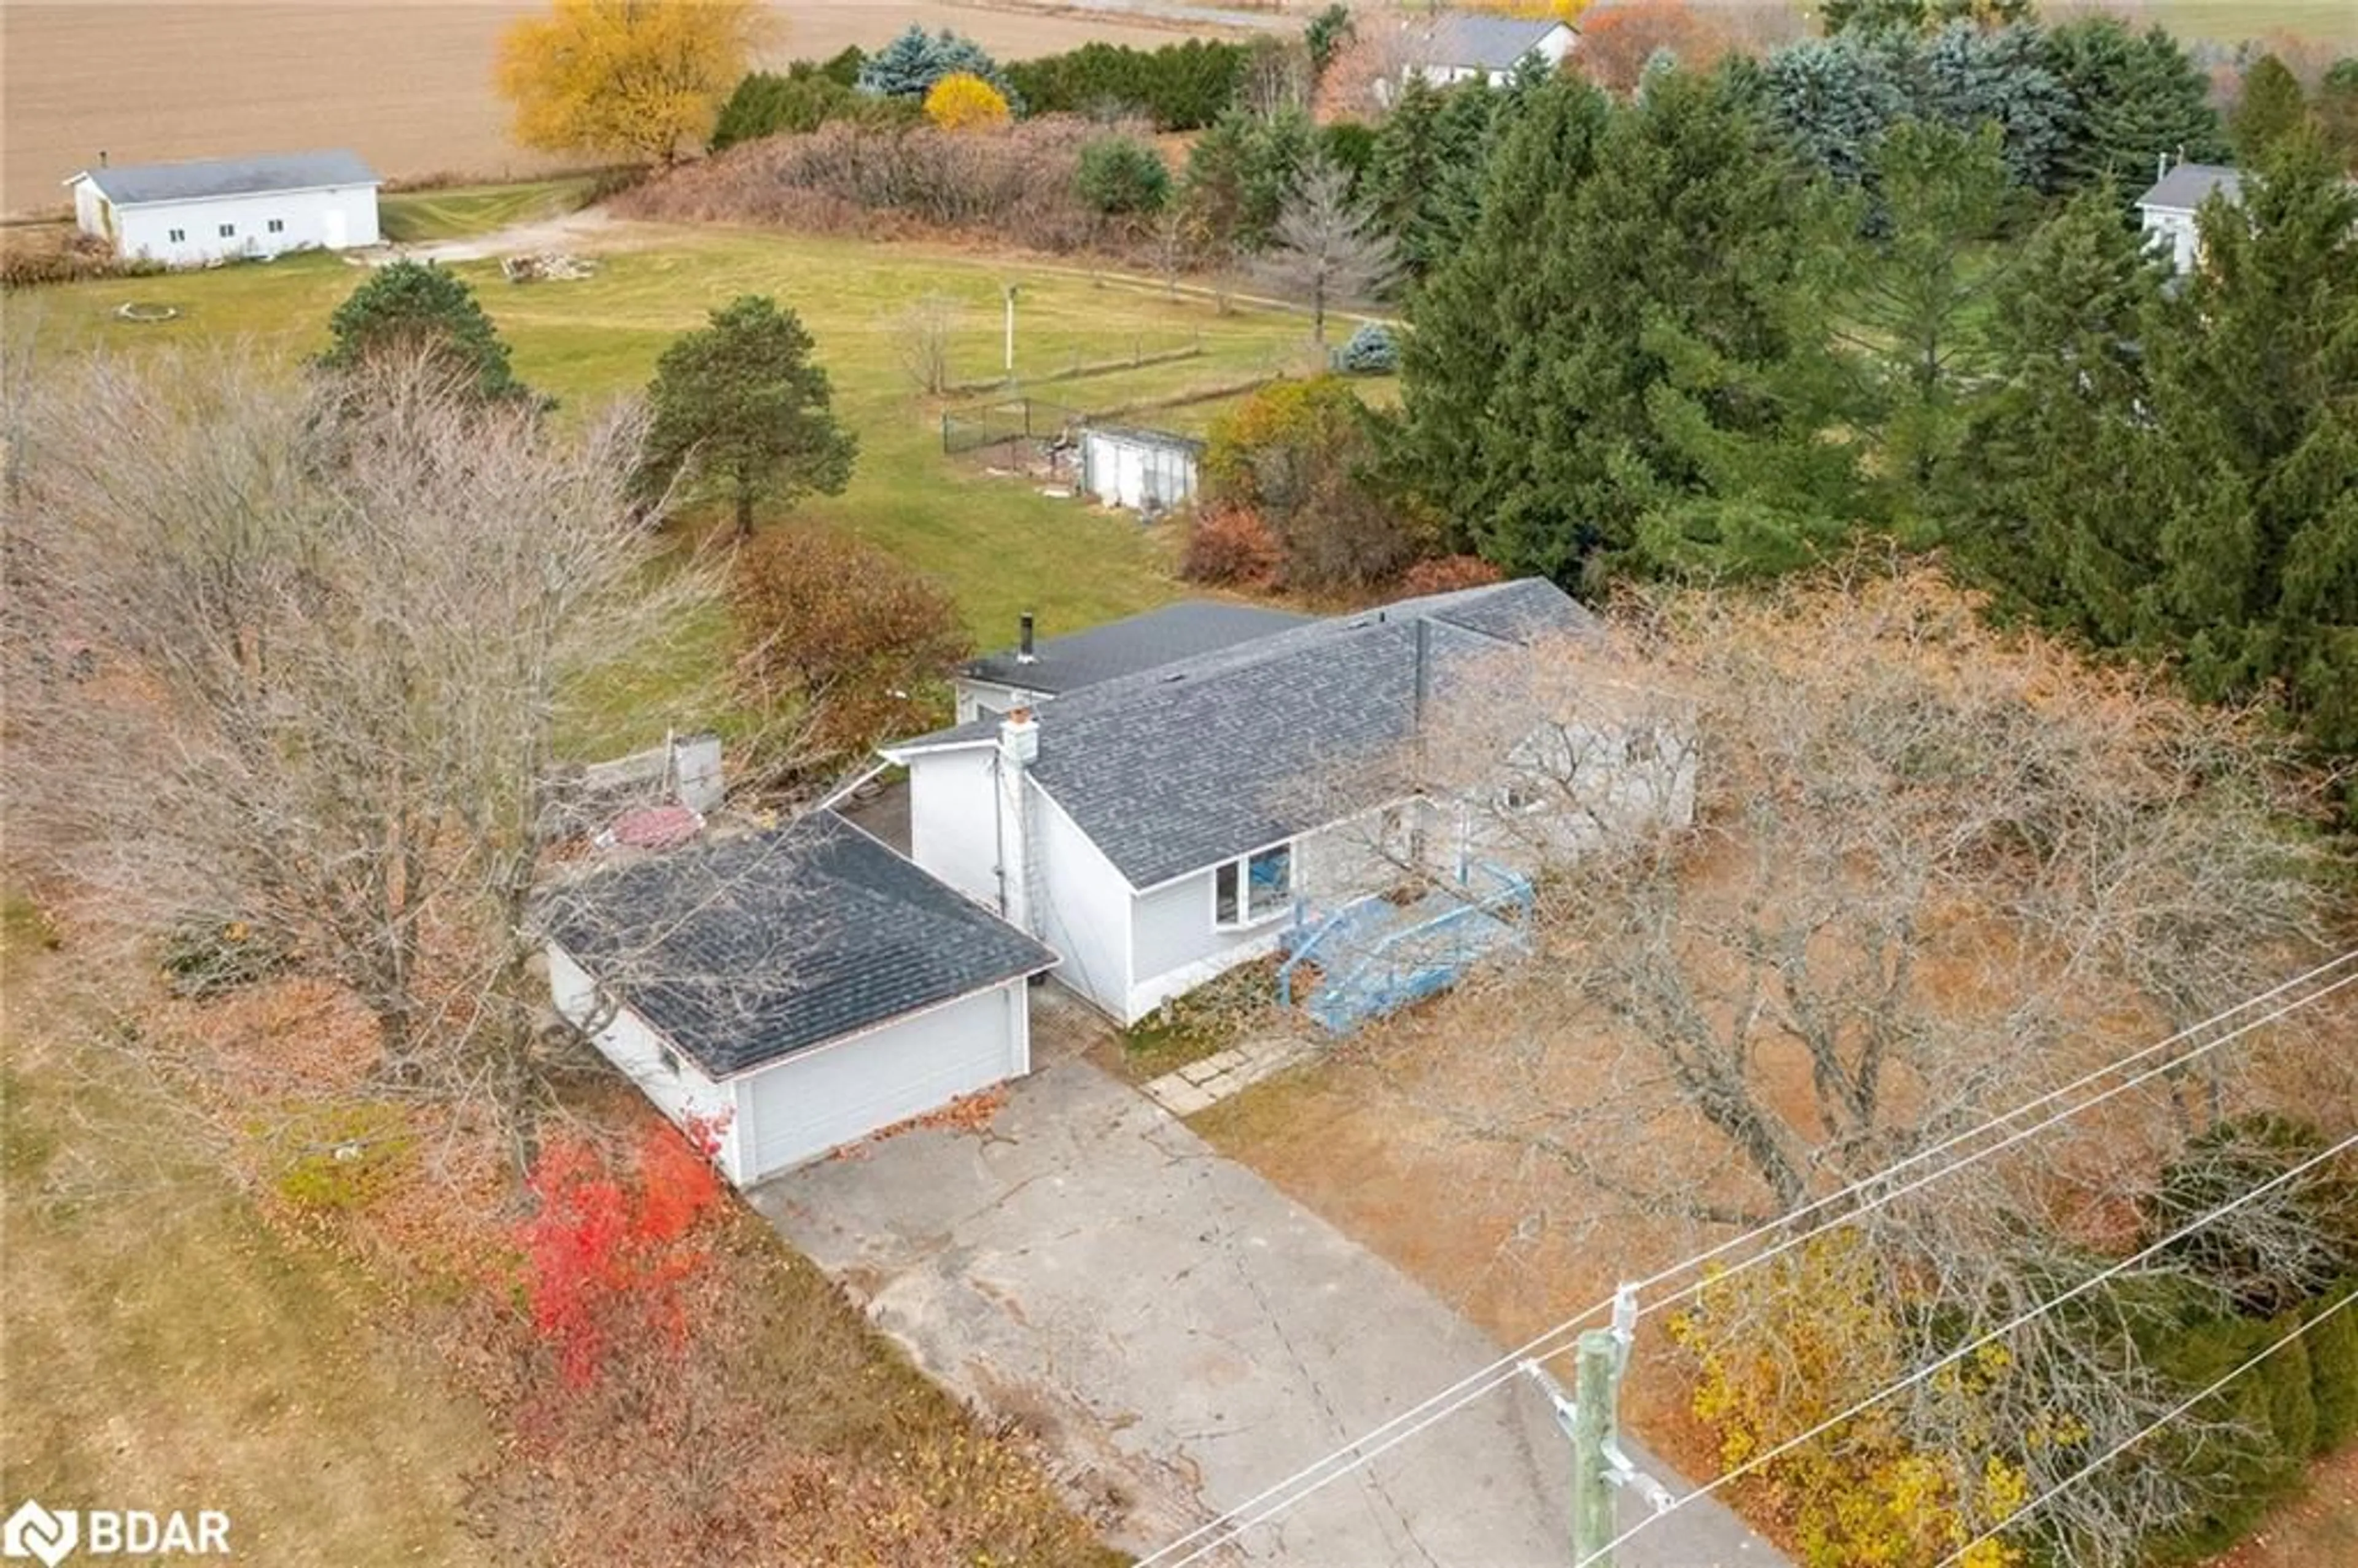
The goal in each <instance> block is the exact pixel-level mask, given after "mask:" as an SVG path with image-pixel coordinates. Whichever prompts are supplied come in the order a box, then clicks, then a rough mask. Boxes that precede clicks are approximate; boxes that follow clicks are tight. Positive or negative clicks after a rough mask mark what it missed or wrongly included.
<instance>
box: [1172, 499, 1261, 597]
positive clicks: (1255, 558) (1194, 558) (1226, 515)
mask: <svg viewBox="0 0 2358 1568" xmlns="http://www.w3.org/2000/svg"><path fill="white" fill-rule="evenodd" d="M1281 557H1282V552H1281V551H1280V549H1279V548H1278V543H1277V535H1274V534H1272V533H1271V532H1270V529H1269V524H1267V523H1265V522H1263V521H1261V517H1260V514H1259V513H1257V512H1252V511H1249V510H1248V509H1246V508H1244V507H1241V506H1228V507H1222V508H1219V509H1218V510H1217V511H1212V512H1206V513H1205V514H1202V515H1201V516H1199V517H1197V518H1196V519H1195V525H1194V526H1193V527H1191V528H1189V529H1188V530H1187V549H1186V553H1185V554H1184V556H1183V557H1181V559H1180V563H1179V575H1180V576H1182V577H1184V578H1185V579H1187V580H1188V581H1190V582H1215V583H1225V584H1226V585H1228V587H1230V588H1268V587H1269V586H1271V584H1272V583H1274V582H1275V581H1276V580H1277V568H1278V563H1279V560H1280V558H1281Z"/></svg>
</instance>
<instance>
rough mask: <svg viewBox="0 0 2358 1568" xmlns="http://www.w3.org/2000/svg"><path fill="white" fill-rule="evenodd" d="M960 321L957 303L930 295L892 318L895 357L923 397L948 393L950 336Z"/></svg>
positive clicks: (921, 298)
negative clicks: (958, 319)
mask: <svg viewBox="0 0 2358 1568" xmlns="http://www.w3.org/2000/svg"><path fill="white" fill-rule="evenodd" d="M957 318H958V308H957V301H956V300H954V299H951V298H950V297H947V296H946V295H940V294H927V295H924V296H921V297H918V298H917V299H915V300H914V301H913V302H911V303H910V304H909V306H908V307H907V308H904V309H903V310H902V311H901V313H900V314H899V315H897V316H895V317H893V318H892V323H891V325H890V326H889V327H888V328H887V329H886V330H887V331H888V332H890V334H891V335H892V355H893V357H894V358H895V359H897V360H898V361H899V362H900V363H901V369H902V371H903V373H906V374H907V376H908V378H909V384H911V385H912V386H914V387H915V388H916V389H917V391H918V393H919V395H922V396H925V397H938V396H940V395H942V394H943V393H945V392H946V391H948V390H949V384H950V335H951V334H952V333H953V332H954V331H956V330H957Z"/></svg>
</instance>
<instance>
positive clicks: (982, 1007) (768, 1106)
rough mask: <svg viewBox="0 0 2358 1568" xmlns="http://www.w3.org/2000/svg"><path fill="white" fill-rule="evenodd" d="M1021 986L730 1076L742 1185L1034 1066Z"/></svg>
mask: <svg viewBox="0 0 2358 1568" xmlns="http://www.w3.org/2000/svg"><path fill="white" fill-rule="evenodd" d="M1031 1067H1032V1052H1031V1029H1030V1025H1029V1022H1028V1013H1027V1011H1026V1009H1025V1005H1024V982H1023V981H1022V980H1020V979H1018V980H1011V981H1010V982H1008V983H1007V984H1005V985H1001V986H997V987H994V988H992V989H990V990H987V991H978V992H976V993H975V994H974V995H972V996H968V997H961V998H959V999H958V1000H956V1001H953V1002H949V1003H946V1004H945V1005H943V1006H941V1007H937V1008H934V1009H931V1010H929V1011H925V1012H921V1013H917V1014H915V1015H914V1016H913V1017H909V1018H903V1019H901V1020H898V1021H896V1022H892V1023H887V1024H885V1025H883V1026H882V1027H881V1028H878V1029H873V1030H871V1031H870V1032H869V1033H865V1034H855V1035H852V1036H850V1037H849V1038H847V1039H843V1040H837V1041H832V1042H830V1043H828V1044H825V1045H818V1046H814V1047H812V1048H811V1049H809V1050H807V1051H805V1052H802V1053H801V1054H797V1055H794V1056H789V1057H787V1058H786V1059H785V1060H784V1061H783V1062H780V1063H778V1064H777V1065H774V1066H770V1067H763V1068H762V1069H760V1070H759V1071H756V1072H752V1073H749V1074H747V1075H746V1076H744V1077H742V1078H740V1079H738V1080H737V1081H736V1083H735V1085H734V1087H735V1089H736V1094H737V1107H738V1125H739V1128H740V1130H741V1134H742V1137H743V1139H744V1142H745V1146H746V1148H747V1150H748V1152H749V1153H750V1156H751V1168H750V1169H749V1170H748V1171H747V1172H746V1173H745V1175H744V1177H743V1181H744V1182H745V1183H747V1184H751V1183H752V1182H758V1181H761V1180H763V1179H764V1178H765V1177H769V1176H773V1175H775V1174H777V1173H779V1172H781V1171H785V1170H790V1169H792V1168H793V1167H794V1166H796V1165H800V1164H803V1163H805V1162H807V1161H811V1160H815V1159H817V1158H818V1157H819V1156H820V1155H822V1154H825V1153H826V1152H828V1151H829V1150H831V1149H836V1148H839V1147H841V1146H842V1145H844V1144H846V1143H851V1142H856V1141H859V1140H860V1139H862V1138H865V1137H867V1136H868V1135H869V1134H870V1133H872V1132H874V1131H875V1130H877V1129H879V1128H882V1127H890V1126H892V1124H893V1123H894V1122H896V1121H905V1120H907V1119H909V1118H911V1117H913V1116H922V1115H924V1114H925V1112H926V1111H929V1110H935V1109H937V1108H940V1107H942V1106H944V1105H946V1104H948V1103H949V1102H950V1101H951V1100H954V1099H956V1098H958V1097H959V1096H961V1095H970V1094H974V1093H976V1092H978V1091H979V1090H982V1089H987V1088H989V1087H990V1086H991V1085H993V1084H997V1083H1003V1082H1005V1081H1006V1080H1007V1079H1009V1078H1017V1077H1022V1076H1023V1075H1024V1074H1025V1073H1027V1072H1029V1071H1031Z"/></svg>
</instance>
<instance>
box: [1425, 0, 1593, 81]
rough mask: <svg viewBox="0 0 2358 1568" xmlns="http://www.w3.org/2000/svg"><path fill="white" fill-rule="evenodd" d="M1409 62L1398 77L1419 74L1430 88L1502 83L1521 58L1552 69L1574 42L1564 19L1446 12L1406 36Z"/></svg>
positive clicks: (1559, 62)
mask: <svg viewBox="0 0 2358 1568" xmlns="http://www.w3.org/2000/svg"><path fill="white" fill-rule="evenodd" d="M1410 42H1411V46H1412V49H1411V52H1412V61H1411V63H1410V64H1409V65H1408V66H1406V67H1405V68H1403V70H1401V81H1410V80H1412V79H1413V78H1416V77H1420V76H1421V77H1422V78H1423V79H1424V80H1425V81H1429V82H1431V83H1432V84H1433V86H1435V87H1447V86H1449V85H1450V84H1451V83H1453V82H1458V81H1485V82H1487V83H1489V84H1490V85H1491V86H1493V87H1498V86H1503V85H1504V84H1505V83H1506V82H1507V81H1509V80H1510V79H1511V78H1512V77H1513V76H1514V74H1515V71H1516V70H1517V69H1518V68H1519V67H1520V66H1521V65H1522V64H1523V62H1524V61H1526V60H1531V61H1535V62H1537V63H1538V64H1540V65H1542V66H1544V67H1546V68H1547V69H1548V70H1554V69H1555V68H1556V67H1557V66H1560V65H1562V64H1563V61H1564V58H1565V57H1566V56H1567V55H1569V54H1571V53H1572V51H1573V49H1574V48H1575V47H1577V46H1578V44H1579V42H1580V35H1579V34H1578V33H1576V32H1574V30H1573V27H1572V25H1571V24H1570V23H1568V22H1559V21H1557V20H1555V19H1553V18H1552V17H1547V16H1540V17H1523V16H1476V15H1474V14H1472V13H1470V12H1464V11H1452V12H1447V13H1445V14H1444V15H1443V16H1440V17H1439V18H1437V19H1436V20H1435V21H1434V22H1433V24H1432V26H1431V27H1427V28H1415V29H1412V32H1411V34H1410Z"/></svg>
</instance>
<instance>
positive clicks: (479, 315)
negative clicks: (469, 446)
mask: <svg viewBox="0 0 2358 1568" xmlns="http://www.w3.org/2000/svg"><path fill="white" fill-rule="evenodd" d="M421 349H422V350H426V351H431V352H432V353H434V354H436V355H438V357H440V358H442V359H444V360H446V361H447V362H449V364H450V365H451V366H452V367H453V369H454V370H456V372H457V373H459V374H460V375H462V376H464V377H465V378H466V380H467V381H468V382H469V383H470V384H471V385H472V386H473V388H474V392H475V395H477V396H479V397H481V398H482V399H483V400H484V401H486V402H492V401H495V400H500V399H506V398H529V397H531V396H532V395H533V392H532V389H531V388H530V387H528V386H526V385H525V384H524V383H522V382H520V381H518V380H517V379H516V378H515V373H514V372H513V371H511V370H510V369H509V368H508V346H507V344H506V343H504V342H503V341H501V340H500V335H499V333H498V331H497V330H494V329H493V328H492V319H491V318H490V317H489V316H487V315H485V314H484V313H483V308H482V306H481V304H480V303H478V302H477V300H476V298H475V291H474V290H473V289H471V288H470V287H467V283H466V280H465V279H464V278H461V277H460V276H459V275H458V274H457V273H454V272H452V271H450V270H449V268H447V267H444V266H441V265H437V264H436V263H434V262H416V261H397V262H394V263H391V264H390V265H385V266H381V267H379V268H377V269H376V271H374V272H373V273H371V274H370V275H369V278H368V281H367V282H365V283H363V284H362V285H361V286H360V287H358V288H355V289H353V290H352V293H351V295H350V296H348V297H346V298H345V300H344V302H343V303H342V304H341V305H339V306H337V307H336V309H335V313H334V314H333V315H331V316H330V317H329V318H328V347H327V351H325V352H324V353H322V354H320V356H319V364H320V365H322V366H323V367H325V368H327V369H329V370H351V369H353V368H355V367H356V366H358V365H359V364H360V363H361V362H362V361H363V360H366V359H368V358H369V357H370V356H372V355H374V354H378V353H384V352H408V351H417V350H421Z"/></svg>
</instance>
